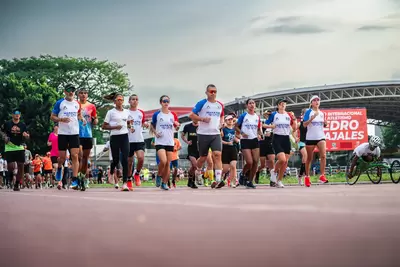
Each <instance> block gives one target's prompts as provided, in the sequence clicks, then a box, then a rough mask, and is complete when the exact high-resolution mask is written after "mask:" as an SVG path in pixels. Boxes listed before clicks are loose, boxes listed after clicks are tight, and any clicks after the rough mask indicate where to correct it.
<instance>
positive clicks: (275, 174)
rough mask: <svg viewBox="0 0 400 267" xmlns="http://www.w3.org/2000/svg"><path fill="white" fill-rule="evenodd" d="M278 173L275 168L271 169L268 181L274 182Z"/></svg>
mask: <svg viewBox="0 0 400 267" xmlns="http://www.w3.org/2000/svg"><path fill="white" fill-rule="evenodd" d="M277 176H278V174H277V173H276V172H275V170H272V171H271V178H270V181H271V182H274V183H276V178H277Z"/></svg>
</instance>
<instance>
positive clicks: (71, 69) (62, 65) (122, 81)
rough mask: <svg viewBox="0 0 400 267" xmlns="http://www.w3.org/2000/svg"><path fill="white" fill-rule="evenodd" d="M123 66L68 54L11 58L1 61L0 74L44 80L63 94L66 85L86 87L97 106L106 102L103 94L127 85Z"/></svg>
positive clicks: (126, 88)
mask: <svg viewBox="0 0 400 267" xmlns="http://www.w3.org/2000/svg"><path fill="white" fill-rule="evenodd" d="M123 68H124V65H120V64H118V63H115V62H109V61H107V60H102V61H99V60H97V59H95V58H92V59H90V58H72V57H68V56H64V57H53V56H50V55H41V56H40V57H30V58H21V59H17V58H14V59H13V60H6V59H3V60H0V74H1V75H8V74H11V73H13V74H14V75H15V77H16V78H17V79H21V78H25V79H30V80H32V81H37V80H41V79H43V78H45V79H46V83H47V84H48V85H49V86H50V87H53V88H55V89H57V90H58V92H60V93H62V92H63V88H64V86H65V85H66V84H68V83H71V84H73V85H75V86H77V87H85V88H87V89H88V92H89V101H90V102H92V103H93V104H95V105H96V106H97V107H101V106H103V105H104V104H105V103H106V101H105V100H104V99H103V96H104V95H107V94H110V93H112V92H119V93H126V92H127V91H128V89H129V88H130V83H129V79H128V74H127V73H124V72H123V71H122V69H123Z"/></svg>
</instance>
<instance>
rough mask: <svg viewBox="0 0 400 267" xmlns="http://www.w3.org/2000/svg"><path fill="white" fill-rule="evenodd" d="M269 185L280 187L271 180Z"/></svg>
mask: <svg viewBox="0 0 400 267" xmlns="http://www.w3.org/2000/svg"><path fill="white" fill-rule="evenodd" d="M269 186H270V187H278V184H277V183H275V182H272V181H271V182H269Z"/></svg>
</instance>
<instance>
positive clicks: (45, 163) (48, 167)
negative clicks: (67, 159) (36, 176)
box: [43, 157, 53, 171]
mask: <svg viewBox="0 0 400 267" xmlns="http://www.w3.org/2000/svg"><path fill="white" fill-rule="evenodd" d="M43 169H44V170H45V171H49V170H52V169H53V164H52V163H51V159H50V158H48V157H44V158H43Z"/></svg>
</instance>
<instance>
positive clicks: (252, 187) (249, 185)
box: [246, 182, 257, 189]
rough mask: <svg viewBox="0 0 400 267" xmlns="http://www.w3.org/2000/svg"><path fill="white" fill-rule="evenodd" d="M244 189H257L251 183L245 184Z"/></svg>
mask: <svg viewBox="0 0 400 267" xmlns="http://www.w3.org/2000/svg"><path fill="white" fill-rule="evenodd" d="M246 188H250V189H256V188H257V187H256V186H255V185H254V184H253V182H247V183H246Z"/></svg>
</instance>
